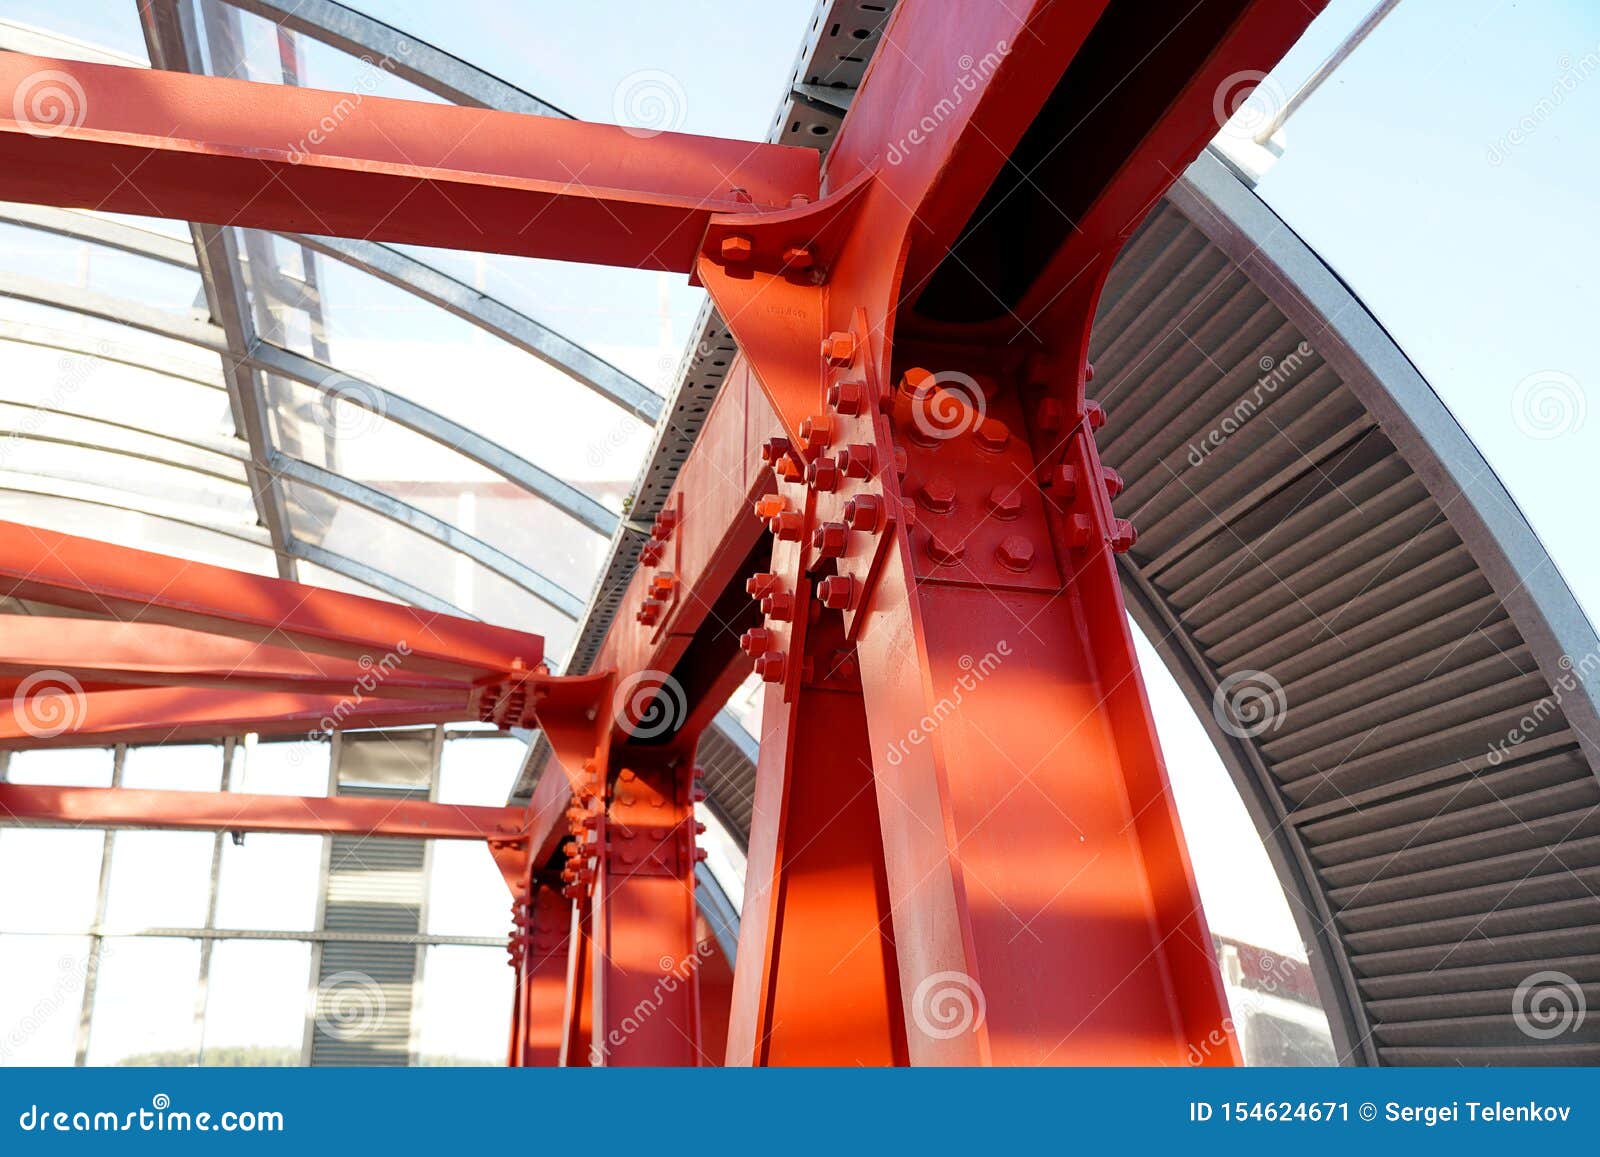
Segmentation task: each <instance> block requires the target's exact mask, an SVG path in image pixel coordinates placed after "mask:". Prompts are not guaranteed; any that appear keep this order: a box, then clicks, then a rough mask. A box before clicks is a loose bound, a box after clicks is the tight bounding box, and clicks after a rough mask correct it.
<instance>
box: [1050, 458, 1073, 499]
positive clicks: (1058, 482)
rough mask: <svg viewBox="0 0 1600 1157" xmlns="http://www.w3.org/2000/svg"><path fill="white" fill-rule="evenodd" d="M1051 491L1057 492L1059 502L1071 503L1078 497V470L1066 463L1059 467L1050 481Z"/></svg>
mask: <svg viewBox="0 0 1600 1157" xmlns="http://www.w3.org/2000/svg"><path fill="white" fill-rule="evenodd" d="M1050 489H1051V490H1052V491H1054V492H1055V496H1056V500H1057V501H1059V502H1071V501H1072V500H1073V499H1074V498H1076V497H1077V496H1078V468H1077V467H1076V466H1068V465H1066V464H1065V463H1063V464H1062V465H1060V466H1057V467H1056V472H1055V475H1054V476H1053V477H1052V478H1051V479H1050Z"/></svg>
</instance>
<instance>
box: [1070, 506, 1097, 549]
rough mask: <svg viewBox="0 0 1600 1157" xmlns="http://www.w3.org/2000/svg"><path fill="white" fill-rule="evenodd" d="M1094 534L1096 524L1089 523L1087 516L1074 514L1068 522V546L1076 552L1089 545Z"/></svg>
mask: <svg viewBox="0 0 1600 1157" xmlns="http://www.w3.org/2000/svg"><path fill="white" fill-rule="evenodd" d="M1093 534H1094V523H1092V522H1090V521H1089V516H1088V515H1087V514H1074V515H1073V516H1072V517H1071V518H1070V519H1069V520H1068V521H1067V545H1068V546H1070V547H1072V548H1073V549H1075V550H1081V549H1082V548H1083V547H1086V546H1088V545H1089V539H1090V537H1091V536H1092V535H1093Z"/></svg>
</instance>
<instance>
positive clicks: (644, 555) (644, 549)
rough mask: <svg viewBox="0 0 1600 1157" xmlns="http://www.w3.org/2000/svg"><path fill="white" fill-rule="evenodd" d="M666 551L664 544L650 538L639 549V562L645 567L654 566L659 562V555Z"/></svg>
mask: <svg viewBox="0 0 1600 1157" xmlns="http://www.w3.org/2000/svg"><path fill="white" fill-rule="evenodd" d="M666 549H667V544H666V543H664V542H662V541H661V540H660V539H659V538H652V539H650V541H648V542H646V543H645V544H644V545H643V546H641V547H640V548H639V561H640V562H641V563H643V564H644V565H645V566H655V565H656V563H658V562H660V561H661V555H662V553H663V552H664V551H665V550H666Z"/></svg>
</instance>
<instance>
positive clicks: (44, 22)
mask: <svg viewBox="0 0 1600 1157" xmlns="http://www.w3.org/2000/svg"><path fill="white" fill-rule="evenodd" d="M5 18H6V19H7V20H10V21H13V22H15V23H18V24H27V25H30V26H31V27H32V28H36V29H49V30H50V33H51V34H52V35H54V36H59V37H62V38H63V39H62V40H61V41H60V42H59V43H60V48H59V49H56V50H53V51H54V52H56V54H57V55H59V56H61V57H62V58H63V59H67V60H75V59H79V57H78V56H77V55H76V54H75V53H73V52H72V50H71V48H72V46H71V44H70V43H69V40H81V41H83V42H84V43H86V44H92V45H95V46H96V47H98V48H103V49H108V50H110V51H112V52H117V53H120V54H122V55H124V56H127V57H130V58H131V59H132V60H133V61H135V62H137V63H140V64H148V63H149V62H150V56H149V53H147V52H146V51H145V47H144V34H143V32H141V31H140V28H139V11H138V8H137V7H136V6H133V5H129V4H124V3H123V2H122V0H74V3H72V4H62V3H60V2H59V0H10V2H9V3H8V4H7V5H6V10H5Z"/></svg>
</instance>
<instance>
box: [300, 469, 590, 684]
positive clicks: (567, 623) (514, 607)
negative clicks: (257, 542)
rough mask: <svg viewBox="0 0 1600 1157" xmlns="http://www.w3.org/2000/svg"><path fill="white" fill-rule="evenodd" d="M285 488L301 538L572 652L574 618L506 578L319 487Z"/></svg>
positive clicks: (560, 654)
mask: <svg viewBox="0 0 1600 1157" xmlns="http://www.w3.org/2000/svg"><path fill="white" fill-rule="evenodd" d="M284 491H285V498H286V500H287V501H288V504H289V518H290V525H291V527H292V529H293V531H294V533H295V535H296V536H297V537H299V538H302V539H305V540H306V541H308V542H315V543H318V544H320V545H322V546H324V547H326V548H327V549H328V550H331V551H334V552H336V553H338V554H343V555H347V556H349V557H351V558H360V559H366V560H368V561H369V562H370V563H371V565H373V566H376V567H378V568H379V569H380V570H384V571H387V572H389V573H390V574H392V575H394V576H395V577H396V578H400V579H403V580H405V581H407V582H409V583H411V584H413V585H414V586H417V587H420V588H421V589H422V590H424V591H427V592H428V593H429V594H431V595H433V596H434V597H435V598H438V599H442V600H444V601H445V602H447V603H449V604H450V605H452V606H454V607H457V608H459V609H460V610H461V611H463V612H465V613H466V614H468V615H472V616H474V617H476V618H480V619H483V620H485V621H487V622H491V623H499V624H500V625H502V626H508V627H515V628H517V629H518V630H522V631H531V632H533V633H534V634H538V635H543V636H544V638H545V654H546V656H547V657H549V658H550V659H551V661H552V662H559V661H560V660H561V659H563V658H564V657H565V656H566V653H567V649H568V648H569V647H570V646H571V642H572V636H573V631H574V627H573V623H572V620H570V619H568V618H566V617H565V616H563V615H562V614H561V613H560V612H558V611H556V610H555V609H554V608H552V607H550V606H549V605H548V604H546V603H544V602H541V601H540V600H539V599H538V598H537V597H535V596H534V595H532V594H529V593H528V592H527V591H524V590H523V589H522V588H521V587H518V586H516V585H515V584H513V583H512V582H510V581H509V580H508V579H505V578H502V577H501V576H500V575H497V574H494V573H493V572H491V571H489V570H486V569H485V568H484V567H482V566H479V565H478V564H477V563H475V562H473V561H472V560H471V559H469V558H467V557H466V556H465V555H462V554H460V553H458V552H456V551H455V550H452V549H451V548H449V547H447V546H445V545H443V544H442V543H439V542H436V541H434V540H433V539H431V538H428V537H426V536H425V535H421V534H418V533H417V532H416V531H413V530H409V529H407V528H406V527H403V526H400V525H398V524H397V523H394V522H391V521H389V520H388V519H387V518H384V517H383V516H382V515H379V514H374V513H373V512H371V511H369V510H365V509H363V508H361V507H357V506H352V505H349V504H347V503H343V502H340V501H339V500H338V499H335V498H333V497H332V496H331V495H327V494H323V493H322V492H321V491H318V490H313V489H312V488H310V487H306V486H301V485H299V484H298V483H294V482H285V483H284Z"/></svg>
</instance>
